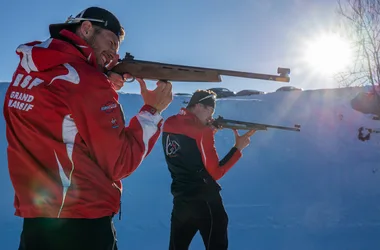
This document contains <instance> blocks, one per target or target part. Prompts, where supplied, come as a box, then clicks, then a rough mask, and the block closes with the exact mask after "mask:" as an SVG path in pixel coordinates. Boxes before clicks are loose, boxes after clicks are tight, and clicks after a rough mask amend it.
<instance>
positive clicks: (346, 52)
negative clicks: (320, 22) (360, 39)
mask: <svg viewBox="0 0 380 250" xmlns="http://www.w3.org/2000/svg"><path fill="white" fill-rule="evenodd" d="M305 49H306V50H305V61H306V62H307V63H308V64H309V65H310V67H312V68H313V70H314V71H315V72H317V73H320V74H329V75H331V74H335V73H338V72H339V71H341V70H343V69H344V68H345V67H346V66H348V65H349V63H350V61H351V54H352V53H351V50H350V46H349V43H348V42H347V41H345V40H344V39H343V38H341V37H339V36H337V35H335V34H324V35H321V36H319V37H315V38H314V39H312V40H309V41H307V42H306V48H305Z"/></svg>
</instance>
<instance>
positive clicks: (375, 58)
mask: <svg viewBox="0 0 380 250" xmlns="http://www.w3.org/2000/svg"><path fill="white" fill-rule="evenodd" d="M344 2H345V3H344V4H342V2H341V0H338V14H340V15H341V16H342V17H343V24H344V27H345V28H346V31H347V34H348V36H349V38H350V41H351V42H352V45H353V53H354V58H355V60H354V62H353V64H352V65H351V67H350V69H349V70H347V71H346V72H341V73H340V74H339V75H338V77H339V79H338V80H339V82H340V83H341V84H343V85H344V86H363V85H366V84H368V83H370V84H371V85H372V87H373V89H374V90H375V86H376V85H379V83H380V58H379V50H380V0H344ZM375 92H376V91H375ZM378 99H379V103H380V97H379V96H378Z"/></svg>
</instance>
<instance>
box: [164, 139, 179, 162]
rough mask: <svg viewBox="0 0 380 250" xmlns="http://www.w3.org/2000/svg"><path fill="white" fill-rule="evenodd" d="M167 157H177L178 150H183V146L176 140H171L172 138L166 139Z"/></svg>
mask: <svg viewBox="0 0 380 250" xmlns="http://www.w3.org/2000/svg"><path fill="white" fill-rule="evenodd" d="M165 149H166V150H165V151H166V155H167V156H172V157H173V156H175V154H176V153H177V152H178V150H180V149H181V146H180V145H179V143H178V142H177V141H176V140H173V139H170V136H169V135H168V137H166V147H165Z"/></svg>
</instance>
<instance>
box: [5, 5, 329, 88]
mask: <svg viewBox="0 0 380 250" xmlns="http://www.w3.org/2000/svg"><path fill="white" fill-rule="evenodd" d="M89 6H100V7H104V8H107V9H109V10H110V11H112V12H113V13H114V14H115V15H116V16H118V17H119V19H120V20H121V22H122V24H123V25H124V27H125V29H126V33H127V37H126V40H125V41H124V43H123V44H122V45H121V47H120V54H121V56H122V57H123V56H124V55H125V52H130V53H132V54H133V55H134V56H135V58H136V59H140V60H150V61H159V62H164V63H175V64H185V65H191V66H202V67H212V68H220V69H231V70H241V71H251V72H256V73H268V74H276V71H277V67H287V68H290V69H291V72H292V73H291V82H290V83H279V82H272V81H261V80H254V79H242V78H235V77H223V82H222V83H180V82H178V83H174V85H173V91H174V92H189V93H191V92H193V91H195V90H196V89H198V88H210V87H219V86H221V87H227V88H229V89H231V90H233V91H239V90H241V89H258V90H261V91H274V90H276V89H277V88H279V87H281V86H283V85H293V86H297V87H301V88H304V89H318V88H330V87H336V86H337V85H336V83H334V82H333V81H332V79H331V77H330V76H329V75H327V74H323V73H322V74H321V73H320V72H319V73H318V72H314V71H313V69H312V67H311V66H308V65H307V64H305V63H303V62H301V61H300V56H301V55H302V54H303V53H305V49H306V48H305V46H303V41H304V40H305V39H310V38H311V37H316V36H318V34H323V33H325V32H330V31H332V30H334V29H335V26H336V25H335V23H334V18H335V17H336V14H335V9H336V6H337V3H336V1H333V0H272V1H271V0H265V1H254V0H233V1H232V0H208V1H204V0H203V1H201V0H191V1H174V0H161V1H156V0H138V1H119V0H113V1H99V0H95V1H84V0H75V1H72V0H67V1H47V0H35V1H33V3H32V2H30V1H25V0H21V1H13V2H11V3H7V6H6V8H1V9H0V15H1V17H2V18H3V21H4V22H6V23H7V24H6V25H2V26H1V28H0V29H1V33H2V34H3V35H2V36H1V38H0V45H1V47H2V56H1V59H0V63H1V68H0V81H10V79H11V77H12V74H13V71H14V69H15V67H16V65H17V63H18V58H17V56H16V54H15V49H16V47H17V46H18V45H19V44H21V43H25V42H29V41H33V40H44V39H47V38H48V36H49V34H48V25H49V24H50V23H58V22H64V21H65V20H66V18H67V17H68V16H69V15H71V14H72V15H76V14H77V13H78V12H80V11H81V10H82V9H84V8H86V7H89ZM148 84H149V86H148V87H150V88H153V87H154V82H148ZM122 90H123V91H125V92H133V93H136V92H138V91H139V88H138V84H137V82H134V83H128V84H126V86H125V87H124V88H123V89H122Z"/></svg>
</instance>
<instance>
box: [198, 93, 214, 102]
mask: <svg viewBox="0 0 380 250" xmlns="http://www.w3.org/2000/svg"><path fill="white" fill-rule="evenodd" d="M208 98H212V99H214V100H215V99H216V96H215V95H213V94H211V95H208V96H205V97H203V98H201V99H199V100H198V102H201V101H203V100H206V99H208Z"/></svg>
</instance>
